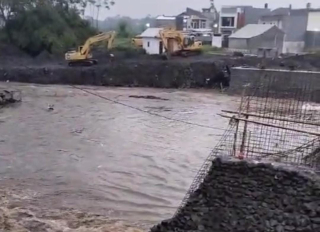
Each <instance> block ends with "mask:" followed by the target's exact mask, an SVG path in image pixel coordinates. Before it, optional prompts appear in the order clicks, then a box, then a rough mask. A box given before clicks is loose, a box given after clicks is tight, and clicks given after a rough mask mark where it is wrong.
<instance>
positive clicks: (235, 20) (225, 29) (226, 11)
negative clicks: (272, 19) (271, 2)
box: [219, 4, 270, 36]
mask: <svg viewBox="0 0 320 232" xmlns="http://www.w3.org/2000/svg"><path fill="white" fill-rule="evenodd" d="M268 12H270V9H268V5H267V4H265V7H264V8H254V7H252V6H222V8H221V12H220V20H219V31H220V33H221V34H223V35H227V36H228V35H231V34H232V33H234V32H235V31H236V30H237V29H240V28H242V27H244V26H245V25H247V24H255V23H258V21H259V18H260V17H261V15H264V14H266V13H268Z"/></svg>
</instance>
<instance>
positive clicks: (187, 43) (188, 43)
mask: <svg viewBox="0 0 320 232" xmlns="http://www.w3.org/2000/svg"><path fill="white" fill-rule="evenodd" d="M194 41H195V39H194V36H186V37H184V41H183V46H184V47H190V46H192V45H193V44H194Z"/></svg>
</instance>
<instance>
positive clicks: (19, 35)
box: [0, 0, 113, 56]
mask: <svg viewBox="0 0 320 232" xmlns="http://www.w3.org/2000/svg"><path fill="white" fill-rule="evenodd" d="M93 4H96V5H95V6H96V7H97V8H98V9H100V7H107V8H109V7H110V5H112V4H113V1H111V0H100V1H99V0H98V1H95V0H0V19H1V20H2V22H3V23H4V27H3V28H2V29H1V31H0V39H1V42H5V43H9V44H13V45H15V46H17V47H19V48H20V49H22V50H24V51H26V52H27V53H28V54H30V55H32V56H36V55H38V54H40V53H41V52H43V51H47V52H49V53H58V54H59V53H63V52H65V51H66V50H68V49H70V48H71V47H76V46H77V45H79V44H82V43H83V42H84V41H85V40H86V39H87V38H88V37H90V36H92V35H95V34H97V33H98V31H97V30H96V29H95V28H93V27H92V26H91V25H90V24H89V23H88V22H87V21H85V20H83V19H82V18H81V14H82V13H83V12H84V9H85V8H86V7H87V6H88V5H93Z"/></svg>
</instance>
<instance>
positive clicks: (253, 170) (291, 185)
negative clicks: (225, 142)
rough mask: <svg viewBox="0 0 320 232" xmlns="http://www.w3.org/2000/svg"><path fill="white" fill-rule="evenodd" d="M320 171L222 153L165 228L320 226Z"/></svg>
mask: <svg viewBox="0 0 320 232" xmlns="http://www.w3.org/2000/svg"><path fill="white" fill-rule="evenodd" d="M319 184H320V179H319V177H318V176H317V175H315V174H312V172H311V173H308V174H307V172H306V171H305V170H303V169H301V170H299V168H296V167H290V166H283V165H281V164H273V165H271V164H263V163H256V162H254V161H252V162H251V161H247V162H246V161H239V160H236V159H227V158H222V157H221V158H217V159H215V160H214V161H213V162H212V166H211V168H210V170H209V172H208V173H207V175H206V177H205V179H204V181H203V183H201V184H200V186H199V188H198V189H197V190H195V191H194V192H193V193H192V194H191V195H190V197H189V199H188V201H187V202H186V204H185V205H184V206H183V207H182V208H181V209H180V210H179V211H178V213H177V214H176V215H175V216H174V217H173V218H172V219H170V220H167V221H163V222H162V223H160V224H159V225H157V226H155V227H154V228H152V229H151V232H164V231H181V232H182V231H208V232H209V231H210V232H229V231H234V232H240V231H246V232H255V231H276V232H285V231H310V232H311V231H320V202H319V200H318V199H319V194H320V193H319V186H320V185H319Z"/></svg>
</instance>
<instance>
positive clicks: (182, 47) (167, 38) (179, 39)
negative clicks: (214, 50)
mask: <svg viewBox="0 0 320 232" xmlns="http://www.w3.org/2000/svg"><path fill="white" fill-rule="evenodd" d="M159 34H160V38H161V41H162V44H163V47H164V49H165V55H166V58H170V56H172V55H178V56H184V57H187V56H189V55H197V54H200V53H201V50H202V42H201V41H196V40H195V37H194V36H192V35H189V34H186V33H185V32H182V31H177V30H174V29H164V30H161V31H160V32H159Z"/></svg>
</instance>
